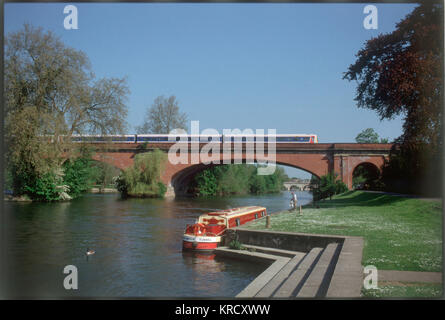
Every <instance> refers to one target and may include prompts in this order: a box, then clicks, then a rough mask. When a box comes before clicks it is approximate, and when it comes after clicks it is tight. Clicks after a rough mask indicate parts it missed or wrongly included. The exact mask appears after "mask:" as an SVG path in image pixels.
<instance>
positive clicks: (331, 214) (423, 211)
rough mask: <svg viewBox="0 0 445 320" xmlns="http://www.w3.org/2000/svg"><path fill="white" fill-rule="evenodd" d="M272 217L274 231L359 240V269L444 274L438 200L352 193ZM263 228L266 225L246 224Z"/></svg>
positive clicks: (252, 227)
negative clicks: (299, 211) (371, 267)
mask: <svg viewBox="0 0 445 320" xmlns="http://www.w3.org/2000/svg"><path fill="white" fill-rule="evenodd" d="M317 205H318V206H319V207H320V208H319V209H315V208H313V207H312V205H307V206H304V207H303V214H302V215H297V214H296V212H295V211H294V212H289V211H282V212H279V213H276V214H274V215H272V218H271V229H270V230H273V231H290V232H302V233H317V234H330V235H347V236H360V237H363V238H364V239H365V245H364V250H363V260H362V265H364V266H366V265H374V266H376V267H377V268H378V269H381V270H401V271H430V272H441V271H442V202H441V201H431V200H430V201H424V200H420V199H415V198H404V197H400V196H392V195H387V194H376V193H366V192H362V191H350V192H346V193H343V194H341V195H337V196H334V197H333V199H332V200H325V201H320V202H317ZM247 228H249V229H256V230H261V229H265V223H264V221H259V222H255V223H252V224H249V225H248V226H247Z"/></svg>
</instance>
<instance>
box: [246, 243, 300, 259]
mask: <svg viewBox="0 0 445 320" xmlns="http://www.w3.org/2000/svg"><path fill="white" fill-rule="evenodd" d="M243 247H245V248H247V249H248V250H252V251H255V252H262V253H267V254H273V255H275V256H281V257H287V258H293V257H295V256H296V255H298V256H299V257H300V258H303V257H304V255H305V254H306V253H305V252H298V251H291V250H284V249H277V248H268V247H260V246H254V245H251V244H243Z"/></svg>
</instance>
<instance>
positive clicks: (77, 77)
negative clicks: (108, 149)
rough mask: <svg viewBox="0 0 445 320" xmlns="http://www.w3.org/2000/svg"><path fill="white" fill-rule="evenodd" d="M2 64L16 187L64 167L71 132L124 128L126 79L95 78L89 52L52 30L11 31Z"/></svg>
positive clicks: (9, 153)
mask: <svg viewBox="0 0 445 320" xmlns="http://www.w3.org/2000/svg"><path fill="white" fill-rule="evenodd" d="M4 64H5V74H4V80H5V81H4V83H5V108H4V116H5V138H6V146H7V154H6V155H7V157H6V160H7V161H6V164H7V166H8V167H9V168H10V170H12V174H13V175H14V176H15V178H14V179H13V180H14V184H15V190H14V191H16V192H19V193H20V192H23V187H24V185H26V184H30V183H32V181H33V179H34V181H35V179H36V178H38V177H42V176H43V175H48V174H54V172H58V171H60V170H61V168H62V167H61V165H62V163H63V162H64V161H65V159H66V157H67V156H69V154H70V151H71V150H72V144H71V143H70V137H71V135H72V134H85V133H90V134H92V133H99V134H112V133H119V132H123V131H124V128H125V117H126V115H127V106H126V105H125V100H126V96H127V94H128V93H129V90H128V87H127V85H126V80H125V79H117V78H112V79H105V78H103V79H96V78H95V76H94V74H93V72H92V70H91V65H90V62H89V60H88V57H87V56H86V55H85V53H83V52H82V51H78V50H75V49H73V48H70V47H68V46H66V45H65V44H64V43H63V42H62V41H61V40H60V39H59V38H58V37H57V36H56V35H54V34H53V33H52V32H50V31H47V32H44V31H43V30H42V29H41V28H34V27H32V26H30V25H24V27H23V29H21V30H19V31H17V32H12V33H10V34H8V35H7V36H6V37H5V56H4ZM24 180H26V181H24Z"/></svg>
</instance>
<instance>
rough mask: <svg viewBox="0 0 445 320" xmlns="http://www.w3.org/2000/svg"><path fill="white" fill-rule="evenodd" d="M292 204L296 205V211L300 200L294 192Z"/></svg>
mask: <svg viewBox="0 0 445 320" xmlns="http://www.w3.org/2000/svg"><path fill="white" fill-rule="evenodd" d="M292 202H293V203H294V209H296V208H297V203H298V198H297V194H296V193H295V192H292Z"/></svg>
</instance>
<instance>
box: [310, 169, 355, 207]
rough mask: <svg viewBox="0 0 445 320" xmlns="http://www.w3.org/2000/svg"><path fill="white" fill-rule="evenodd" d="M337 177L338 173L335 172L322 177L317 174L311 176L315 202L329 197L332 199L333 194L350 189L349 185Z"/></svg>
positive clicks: (311, 187)
mask: <svg viewBox="0 0 445 320" xmlns="http://www.w3.org/2000/svg"><path fill="white" fill-rule="evenodd" d="M337 178H338V175H337V174H335V173H333V172H330V173H328V174H326V175H323V176H321V177H320V178H317V177H316V176H312V177H311V182H310V189H311V191H312V196H313V200H314V202H315V201H318V200H321V199H325V198H327V197H329V199H332V196H333V195H335V194H340V193H343V192H346V191H348V187H347V185H346V184H345V183H344V182H343V181H341V180H338V179H337Z"/></svg>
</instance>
